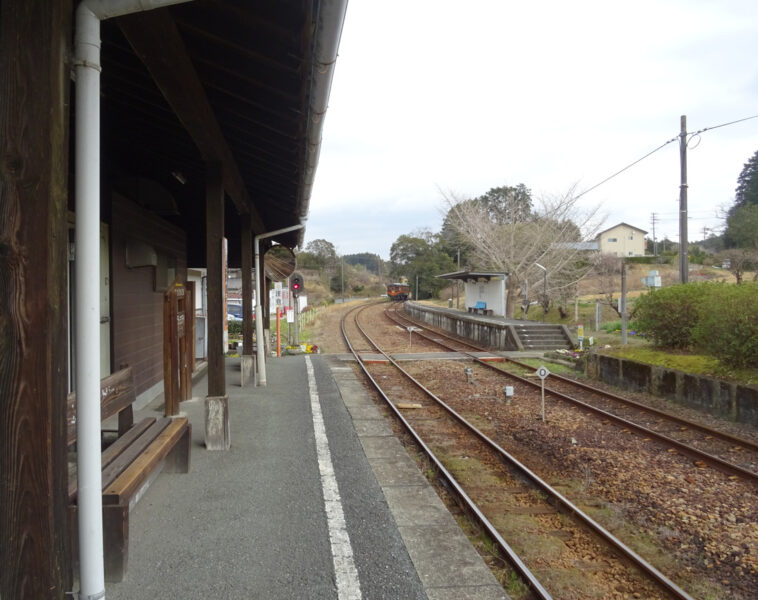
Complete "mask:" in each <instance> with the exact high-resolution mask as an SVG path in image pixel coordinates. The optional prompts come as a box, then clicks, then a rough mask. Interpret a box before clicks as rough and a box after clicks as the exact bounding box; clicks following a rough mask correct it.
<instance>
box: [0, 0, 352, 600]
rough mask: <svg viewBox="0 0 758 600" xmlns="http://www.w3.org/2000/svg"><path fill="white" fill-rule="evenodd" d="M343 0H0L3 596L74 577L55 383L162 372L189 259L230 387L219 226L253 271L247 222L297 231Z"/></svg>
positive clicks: (291, 238)
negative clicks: (83, 267)
mask: <svg viewBox="0 0 758 600" xmlns="http://www.w3.org/2000/svg"><path fill="white" fill-rule="evenodd" d="M346 2H347V0H276V1H274V0H268V1H263V0H256V1H250V0H194V1H180V0H83V1H82V2H77V1H76V0H34V1H29V0H0V565H2V568H0V597H2V598H4V599H5V598H8V599H9V600H10V599H11V598H12V599H17V598H35V599H38V598H40V599H41V598H60V599H63V598H64V597H65V593H66V591H70V590H71V588H72V581H71V562H72V556H71V551H70V544H69V540H68V539H67V538H68V533H67V527H66V505H67V485H68V475H67V435H66V428H67V422H66V414H67V408H66V398H67V394H68V393H69V392H71V391H73V390H76V392H77V395H78V394H79V387H80V386H79V385H77V383H78V379H81V376H80V375H78V374H79V373H81V372H82V371H80V370H79V368H80V367H81V368H82V369H91V370H93V372H94V373H95V374H96V376H97V377H98V380H99V377H103V376H105V375H107V374H108V373H111V372H113V371H116V370H118V369H120V368H121V367H122V366H124V365H129V366H131V368H132V371H133V374H134V386H135V388H136V390H135V391H136V394H137V395H138V396H139V395H145V394H152V395H155V394H157V393H160V391H161V390H162V389H163V388H164V387H165V386H167V385H168V384H167V383H165V382H164V379H165V376H164V356H163V354H164V347H165V337H166V335H167V332H166V331H164V327H163V323H164V320H163V315H164V303H165V301H166V300H165V298H166V292H167V291H168V290H171V289H174V288H176V287H177V286H178V287H181V286H182V285H184V284H185V283H186V282H187V268H188V267H197V268H205V269H207V296H208V300H207V301H208V395H209V398H214V399H217V400H219V401H221V402H222V403H223V401H224V398H225V395H226V389H225V379H224V355H223V347H222V339H223V337H222V336H223V322H224V319H225V318H226V315H224V314H223V313H222V310H223V309H222V300H223V299H222V253H223V249H224V244H223V243H222V240H223V239H224V238H225V239H226V240H228V246H227V248H228V250H227V252H228V262H229V264H230V266H233V267H241V268H242V269H243V272H248V273H250V272H252V270H253V246H254V244H253V240H254V239H256V241H257V238H256V236H258V237H260V239H261V252H263V251H265V249H266V248H267V247H268V245H270V244H272V243H273V242H276V243H278V244H282V245H285V246H287V247H295V246H296V245H298V244H299V243H300V242H301V241H302V239H303V231H304V230H303V228H302V224H303V223H304V219H305V217H306V215H307V212H308V206H309V200H310V193H311V187H312V184H313V178H314V173H315V168H316V163H317V160H318V153H319V146H320V140H321V127H322V123H323V119H324V114H325V111H326V106H327V100H328V96H329V91H330V85H331V78H332V74H333V70H334V64H335V60H336V56H337V47H338V44H339V38H340V33H341V29H342V23H343V20H344V14H345V10H346ZM82 15H83V16H82ZM93 22H94V23H95V26H93V27H95V29H96V28H97V27H99V32H98V31H95V38H94V39H95V41H92V39H90V38H88V37H87V36H88V35H89V36H91V34H92V32H91V31H89V30H88V27H90V26H91V24H92V23H93ZM83 23H84V24H83ZM98 33H99V40H101V41H100V43H99V44H98V42H97V40H98V37H97V34H98ZM98 46H99V48H98ZM93 56H94V57H95V58H93ZM90 78H95V79H97V80H98V86H97V87H96V88H95V89H96V92H95V93H94V95H93V94H92V93H90V94H89V96H84V95H82V94H84V92H83V91H82V88H83V87H84V85H85V82H86V81H90ZM92 123H96V127H95V129H94V133H92ZM88 127H89V129H90V133H89V138H90V141H86V139H85V138H86V136H87V135H88V134H87V133H85V130H86V129H87V128H88ZM90 146H91V147H92V148H96V150H97V151H90V150H87V149H86V148H90ZM82 148H85V150H84V151H82V150H81V149H82ZM85 188H86V189H85ZM87 194H89V198H92V197H93V194H94V199H95V200H94V203H91V202H90V203H89V204H88V203H87V201H86V200H85V199H86V198H87V197H88V196H87ZM83 198H85V199H83ZM85 229H86V230H87V231H89V232H90V233H89V234H88V233H83V234H82V238H80V237H79V234H80V233H81V231H84V230H85ZM280 230H285V231H284V232H281V233H280V234H272V235H268V236H266V235H264V234H266V233H269V234H271V233H272V232H277V231H280ZM84 260H88V261H89V263H88V264H91V265H94V268H92V269H91V270H89V271H86V272H84V273H82V272H81V271H77V269H76V267H75V265H76V263H77V262H79V261H84ZM81 264H84V263H81ZM261 271H262V269H259V270H258V273H256V277H257V278H258V282H257V283H258V284H259V285H260V286H261V287H262V289H263V290H266V289H267V288H266V286H267V282H266V281H265V276H264V275H262V274H261ZM78 279H86V280H87V283H88V285H90V288H91V289H94V290H95V294H96V296H95V300H96V306H95V307H94V308H93V311H94V312H93V314H91V315H90V314H88V313H80V311H79V310H75V307H76V306H77V305H78V304H80V303H82V302H83V301H82V299H81V298H79V297H77V290H79V289H80V288H79V287H78V284H79V283H82V282H79V281H77V280H78ZM249 279H250V278H245V280H246V281H247V285H245V286H244V287H243V300H244V305H245V306H246V307H248V310H245V311H244V315H245V320H244V324H243V331H244V339H243V347H245V348H248V349H249V348H252V346H253V344H252V335H253V322H252V318H249V315H251V314H252V290H251V287H252V284H251V283H250V281H249ZM90 288H87V289H90ZM260 296H261V297H262V299H263V300H264V301H265V300H266V299H267V298H268V294H267V293H262V294H261V295H260ZM263 314H264V315H268V310H264V312H263ZM85 320H86V321H87V322H88V323H93V327H92V328H91V329H90V330H86V329H85V330H84V331H89V333H84V334H82V333H79V335H80V336H81V337H83V338H84V339H77V335H76V332H77V331H80V330H78V329H77V328H78V327H79V325H80V323H78V321H85ZM95 338H96V340H95ZM94 341H97V342H98V344H97V345H92V344H93V343H94ZM91 347H95V348H97V347H99V349H100V352H99V353H97V354H98V355H96V356H95V355H93V353H92V352H88V351H87V348H91ZM98 391H99V388H98ZM225 418H226V419H228V414H226V415H225ZM98 425H99V422H98ZM224 426H225V427H226V429H227V430H228V422H227V423H225V424H223V423H222V425H221V429H220V430H219V431H213V430H212V427H211V428H210V429H211V430H209V428H208V424H207V423H206V436H207V437H206V440H208V436H210V437H211V438H213V437H214V436H216V437H218V436H220V437H221V438H222V439H221V440H220V443H221V445H222V446H223V445H224V443H225V440H224V439H223V437H224ZM217 441H218V440H217ZM227 447H228V446H227Z"/></svg>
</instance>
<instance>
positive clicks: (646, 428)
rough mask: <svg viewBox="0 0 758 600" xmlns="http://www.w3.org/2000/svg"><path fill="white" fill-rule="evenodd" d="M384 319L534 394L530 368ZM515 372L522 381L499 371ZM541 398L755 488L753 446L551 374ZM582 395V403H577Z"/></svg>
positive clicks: (394, 315)
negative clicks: (581, 411)
mask: <svg viewBox="0 0 758 600" xmlns="http://www.w3.org/2000/svg"><path fill="white" fill-rule="evenodd" d="M385 314H386V315H387V317H388V318H389V319H390V320H391V321H393V322H395V323H398V324H403V325H405V324H412V325H413V326H414V327H417V328H419V329H420V331H416V332H415V334H416V335H420V336H422V337H423V338H424V339H426V340H427V341H429V342H431V343H433V344H436V345H438V346H440V347H442V348H444V349H446V350H450V351H454V352H461V353H464V354H466V355H468V356H469V357H470V358H471V359H472V360H474V361H475V362H477V363H478V364H480V365H482V366H484V367H486V368H488V369H493V370H495V371H499V372H503V373H504V374H507V376H508V377H511V378H515V379H516V380H517V381H519V382H520V383H522V384H524V385H526V386H529V387H532V388H539V387H540V383H538V382H537V381H535V380H534V379H533V378H531V379H530V378H529V377H528V376H525V375H527V374H531V373H533V372H534V367H532V366H530V365H527V364H525V363H523V362H521V361H518V360H514V359H512V358H502V357H500V358H502V361H498V362H493V361H491V360H487V359H483V358H481V357H478V356H476V355H475V354H474V352H479V353H481V352H487V350H486V349H485V348H481V347H479V346H477V345H476V344H473V343H471V342H469V341H465V340H461V339H460V338H457V337H453V336H451V335H449V334H447V333H444V332H440V331H439V330H436V329H431V328H430V327H429V326H428V325H426V324H424V323H419V322H417V321H415V320H413V319H410V318H409V317H408V316H407V315H404V314H402V313H400V311H397V310H387V311H385ZM503 363H504V364H505V365H511V366H515V367H517V368H518V369H519V370H520V371H521V372H522V375H519V374H517V373H514V372H513V371H512V370H508V369H503V368H501V366H500V365H502V364H503ZM545 392H546V393H549V394H551V395H552V396H554V397H555V398H559V399H561V400H564V401H566V402H569V403H571V404H573V405H575V406H577V407H579V408H582V409H584V410H587V411H590V412H592V413H593V414H595V415H597V416H598V417H600V418H601V419H603V420H607V421H611V422H614V423H615V424H616V425H618V426H619V427H622V428H625V429H629V430H633V431H635V432H636V433H638V434H639V435H641V436H643V438H645V439H650V440H655V441H657V442H660V443H662V444H665V445H667V446H668V447H670V448H672V449H673V450H674V451H676V452H677V453H680V454H682V455H684V456H687V457H689V458H690V459H691V460H692V461H693V463H692V464H693V465H694V466H695V467H696V468H702V467H704V466H706V465H710V466H711V467H713V468H715V469H718V470H720V471H722V472H724V473H726V474H727V475H729V476H735V477H739V478H741V479H745V480H748V481H750V482H752V483H753V484H758V444H755V443H753V442H751V441H749V440H745V439H742V438H738V437H735V436H732V435H729V434H726V433H724V432H722V431H719V430H717V429H713V428H710V427H706V426H704V425H702V424H700V423H696V422H694V421H690V420H687V419H683V418H681V417H679V416H677V415H673V414H670V413H667V412H665V411H662V410H659V409H656V408H654V407H650V406H645V405H644V404H640V403H639V402H635V401H634V400H631V399H629V398H624V397H623V396H619V395H617V394H613V393H610V392H607V391H605V390H601V389H598V388H595V387H593V386H591V385H587V384H585V383H582V382H579V381H576V380H573V379H570V378H567V377H563V376H561V375H556V374H551V375H550V376H549V378H548V380H547V381H546V385H545ZM578 394H581V399H579V398H578V397H577V395H578Z"/></svg>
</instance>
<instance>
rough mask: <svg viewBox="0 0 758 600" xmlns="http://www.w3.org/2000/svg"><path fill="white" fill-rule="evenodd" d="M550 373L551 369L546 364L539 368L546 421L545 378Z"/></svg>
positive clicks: (543, 412)
mask: <svg viewBox="0 0 758 600" xmlns="http://www.w3.org/2000/svg"><path fill="white" fill-rule="evenodd" d="M548 375H550V371H548V370H547V367H546V366H545V365H540V367H539V369H537V377H539V378H540V381H541V382H542V422H543V423H544V422H545V379H547V376H548Z"/></svg>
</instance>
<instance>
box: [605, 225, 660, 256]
mask: <svg viewBox="0 0 758 600" xmlns="http://www.w3.org/2000/svg"><path fill="white" fill-rule="evenodd" d="M646 233H647V231H645V230H644V229H640V228H639V227H634V226H633V225H629V224H628V223H619V224H618V225H614V226H613V227H611V228H610V229H606V230H605V231H601V232H600V233H598V234H597V237H596V238H595V241H596V242H597V245H598V250H599V251H600V252H601V253H602V254H610V255H611V256H644V255H645V234H646Z"/></svg>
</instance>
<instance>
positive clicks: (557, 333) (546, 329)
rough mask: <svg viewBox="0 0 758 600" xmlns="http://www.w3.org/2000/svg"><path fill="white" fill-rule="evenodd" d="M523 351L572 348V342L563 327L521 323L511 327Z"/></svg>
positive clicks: (528, 322)
mask: <svg viewBox="0 0 758 600" xmlns="http://www.w3.org/2000/svg"><path fill="white" fill-rule="evenodd" d="M513 329H514V330H515V333H516V336H517V337H518V339H519V341H520V342H521V345H522V346H523V348H524V350H558V349H559V348H566V349H568V350H570V349H571V348H573V347H574V342H573V341H572V340H571V337H570V336H569V334H568V331H567V330H566V327H565V326H563V325H551V324H548V323H533V322H530V321H523V322H521V323H516V324H514V325H513Z"/></svg>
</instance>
